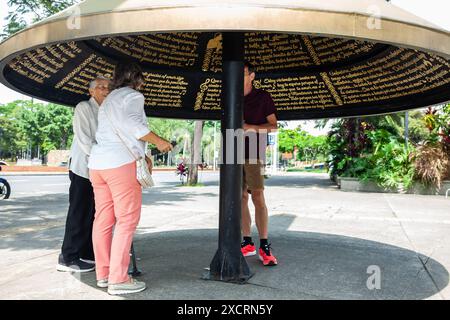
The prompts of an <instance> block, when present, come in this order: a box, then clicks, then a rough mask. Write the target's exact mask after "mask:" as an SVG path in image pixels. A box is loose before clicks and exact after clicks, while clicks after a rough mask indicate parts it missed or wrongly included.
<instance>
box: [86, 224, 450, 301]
mask: <svg viewBox="0 0 450 320" xmlns="http://www.w3.org/2000/svg"><path fill="white" fill-rule="evenodd" d="M271 219H272V220H271V224H273V225H276V226H277V227H276V228H274V229H273V230H274V231H273V232H272V235H271V239H272V241H273V248H274V253H275V254H276V256H277V258H278V260H279V265H278V266H276V267H264V266H262V265H261V263H260V262H259V261H258V259H257V257H249V258H247V261H248V264H249V266H250V268H251V270H252V271H253V272H254V273H255V275H254V276H253V277H252V278H251V279H250V281H249V283H248V284H247V285H235V284H229V283H221V282H215V281H205V280H202V279H201V276H202V275H203V273H204V272H205V269H204V268H205V267H209V263H210V262H211V260H212V258H213V255H214V253H215V251H216V249H217V236H218V232H217V230H213V229H203V230H201V229H197V230H183V231H169V232H160V233H150V234H145V235H138V236H136V239H135V248H136V253H137V256H138V258H139V259H140V260H139V261H138V264H139V268H140V269H141V270H142V271H143V275H142V276H140V279H141V280H143V281H145V282H146V283H147V285H148V289H147V290H146V291H144V292H142V293H139V294H133V295H129V296H123V297H124V298H126V299H188V300H190V299H263V300H264V299H414V300H415V299H425V298H429V297H431V296H433V295H435V294H437V293H438V292H439V291H441V290H442V289H443V288H445V287H446V286H447V284H448V282H449V274H448V271H447V270H446V269H445V267H444V266H442V265H441V264H440V263H439V262H437V261H435V260H433V259H431V258H430V257H427V256H424V255H421V254H420V253H416V252H413V251H410V250H406V249H403V248H400V247H395V246H391V245H387V244H383V243H379V242H374V241H368V240H364V239H357V238H351V237H345V236H338V235H330V234H321V233H310V232H298V231H289V230H287V229H288V227H289V225H290V223H291V222H292V221H293V219H294V217H293V216H290V215H276V216H272V218H271ZM375 269H378V270H379V272H380V273H379V274H377V275H379V281H380V282H379V284H380V289H374V288H373V287H372V289H373V290H370V289H369V287H368V285H367V284H368V283H369V284H372V285H374V286H376V281H375V278H374V271H373V270H375ZM82 281H83V282H85V283H86V284H88V285H90V286H92V287H95V275H94V273H90V274H88V275H85V276H83V278H82ZM95 289H96V290H102V289H98V288H96V287H95Z"/></svg>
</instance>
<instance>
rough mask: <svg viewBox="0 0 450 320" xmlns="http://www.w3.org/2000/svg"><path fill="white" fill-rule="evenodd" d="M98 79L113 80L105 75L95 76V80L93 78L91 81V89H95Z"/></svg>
mask: <svg viewBox="0 0 450 320" xmlns="http://www.w3.org/2000/svg"><path fill="white" fill-rule="evenodd" d="M98 80H106V81H111V79H109V78H107V77H105V76H97V77H95V79H94V80H92V81H91V82H89V89H94V88H95V86H96V85H97V81H98Z"/></svg>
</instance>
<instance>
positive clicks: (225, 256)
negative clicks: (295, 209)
mask: <svg viewBox="0 0 450 320" xmlns="http://www.w3.org/2000/svg"><path fill="white" fill-rule="evenodd" d="M243 103H244V34H243V33H241V32H225V33H223V80H222V137H223V145H222V159H223V161H222V162H223V163H222V165H221V167H220V213H219V249H218V250H217V252H216V255H215V256H214V258H213V260H212V262H211V265H210V272H209V274H208V275H207V278H208V279H211V280H218V281H228V282H236V283H245V282H247V280H248V279H249V278H250V277H251V276H252V274H251V272H250V268H249V267H248V265H247V262H246V261H245V258H244V256H243V255H242V253H241V245H240V243H241V215H242V208H241V203H242V175H243V171H242V170H243V168H242V164H238V163H240V162H238V161H237V155H238V154H239V152H237V151H238V150H237V148H238V145H239V144H238V143H237V139H238V138H237V137H235V136H234V135H233V139H234V141H233V142H231V141H227V135H226V134H225V130H226V129H233V130H236V129H242V126H243V122H244V111H243V110H244V109H243ZM231 143H232V144H231ZM231 145H232V146H233V148H234V161H233V163H227V160H226V159H227V156H226V150H227V146H231Z"/></svg>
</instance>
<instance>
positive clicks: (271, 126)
mask: <svg viewBox="0 0 450 320" xmlns="http://www.w3.org/2000/svg"><path fill="white" fill-rule="evenodd" d="M266 119H267V123H264V124H259V125H256V124H247V123H244V130H245V131H248V130H254V131H260V130H263V131H265V132H269V133H270V132H276V131H277V130H278V119H277V117H276V115H275V114H274V113H272V114H271V115H269V116H267V117H266Z"/></svg>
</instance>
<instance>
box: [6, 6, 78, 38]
mask: <svg viewBox="0 0 450 320" xmlns="http://www.w3.org/2000/svg"><path fill="white" fill-rule="evenodd" d="M79 2H81V1H80V0H57V1H49V0H8V2H7V3H8V7H9V11H8V15H7V17H6V25H5V26H4V31H3V34H2V35H1V37H2V38H5V37H8V36H10V35H12V34H14V33H16V32H18V31H20V30H22V29H24V28H25V27H27V25H28V23H29V22H31V23H34V22H37V21H39V20H42V19H44V18H46V17H49V16H51V15H53V14H55V13H58V12H60V11H62V10H64V9H66V8H68V7H70V6H71V5H74V4H76V3H79Z"/></svg>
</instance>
